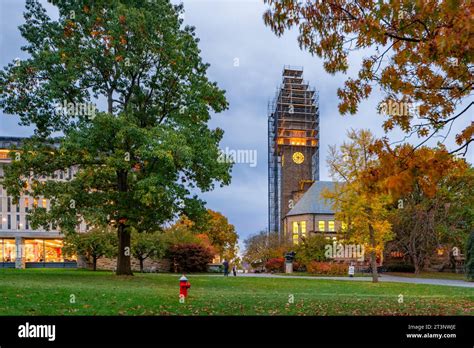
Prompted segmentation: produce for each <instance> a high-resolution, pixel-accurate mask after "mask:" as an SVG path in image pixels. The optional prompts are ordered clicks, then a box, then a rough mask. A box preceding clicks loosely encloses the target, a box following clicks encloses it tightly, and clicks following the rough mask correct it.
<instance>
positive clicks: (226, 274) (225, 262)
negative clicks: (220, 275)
mask: <svg viewBox="0 0 474 348" xmlns="http://www.w3.org/2000/svg"><path fill="white" fill-rule="evenodd" d="M222 264H223V265H224V276H225V277H227V276H228V275H229V263H228V262H227V260H224V262H222Z"/></svg>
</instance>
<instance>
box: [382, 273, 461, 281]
mask: <svg viewBox="0 0 474 348" xmlns="http://www.w3.org/2000/svg"><path fill="white" fill-rule="evenodd" d="M387 274H389V275H394V276H398V277H407V278H430V279H451V280H465V279H466V275H464V274H462V273H449V272H421V273H419V274H414V273H402V272H389V273H387Z"/></svg>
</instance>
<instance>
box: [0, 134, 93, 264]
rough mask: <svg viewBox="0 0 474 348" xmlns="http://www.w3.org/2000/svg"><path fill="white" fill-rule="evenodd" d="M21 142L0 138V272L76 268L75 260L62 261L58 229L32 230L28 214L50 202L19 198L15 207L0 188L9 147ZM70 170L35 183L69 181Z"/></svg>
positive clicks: (82, 225) (81, 225)
mask: <svg viewBox="0 0 474 348" xmlns="http://www.w3.org/2000/svg"><path fill="white" fill-rule="evenodd" d="M22 140H23V139H22V138H14V137H0V214H1V221H0V268H39V267H41V268H42V267H46V268H48V267H76V266H77V263H76V258H75V257H71V258H67V257H64V255H63V253H62V247H63V238H64V235H63V234H62V233H61V231H60V230H59V229H52V228H49V229H46V228H40V229H33V228H32V226H31V224H30V221H29V213H30V212H31V211H32V210H33V209H35V208H37V207H41V208H45V209H49V207H50V202H49V200H48V199H45V198H44V197H31V196H27V195H22V196H21V197H20V199H19V201H18V202H17V203H15V202H14V200H13V198H12V197H11V196H9V195H8V193H7V190H6V189H5V188H4V187H3V186H2V185H1V179H2V178H3V176H4V170H5V167H6V166H8V165H9V164H10V163H11V161H12V158H10V154H9V153H10V151H11V149H12V147H15V148H17V147H20V146H21V142H22ZM73 176H74V169H73V168H71V169H68V170H66V171H58V172H56V173H55V174H54V175H53V176H52V177H44V176H43V177H41V178H39V180H40V181H41V180H71V179H72V177H73ZM77 230H78V232H85V231H86V230H87V226H86V224H85V223H84V222H81V223H79V224H78V227H77Z"/></svg>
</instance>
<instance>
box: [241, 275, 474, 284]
mask: <svg viewBox="0 0 474 348" xmlns="http://www.w3.org/2000/svg"><path fill="white" fill-rule="evenodd" d="M238 276H239V277H255V278H286V279H291V278H297V279H313V280H318V279H326V280H345V281H361V282H370V281H372V278H371V277H353V278H350V277H310V276H284V275H278V274H270V273H239V274H238ZM379 282H392V283H411V284H429V285H443V286H459V287H464V288H474V282H466V281H463V280H452V279H428V278H408V277H398V276H392V275H386V274H382V275H380V277H379Z"/></svg>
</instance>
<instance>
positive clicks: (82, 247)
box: [63, 228, 117, 271]
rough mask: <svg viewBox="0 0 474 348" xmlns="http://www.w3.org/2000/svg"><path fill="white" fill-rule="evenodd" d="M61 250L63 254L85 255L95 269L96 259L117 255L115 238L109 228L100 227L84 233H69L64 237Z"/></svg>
mask: <svg viewBox="0 0 474 348" xmlns="http://www.w3.org/2000/svg"><path fill="white" fill-rule="evenodd" d="M63 252H64V254H65V255H77V256H83V257H85V259H86V260H87V262H89V263H91V264H92V269H93V270H94V271H95V270H96V269H97V260H98V259H100V258H101V257H104V256H105V257H114V256H116V255H117V238H116V236H115V234H114V233H113V232H112V231H111V230H110V229H101V228H94V229H92V230H90V231H88V232H85V233H75V234H72V233H71V234H68V235H66V237H65V239H64V247H63Z"/></svg>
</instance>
